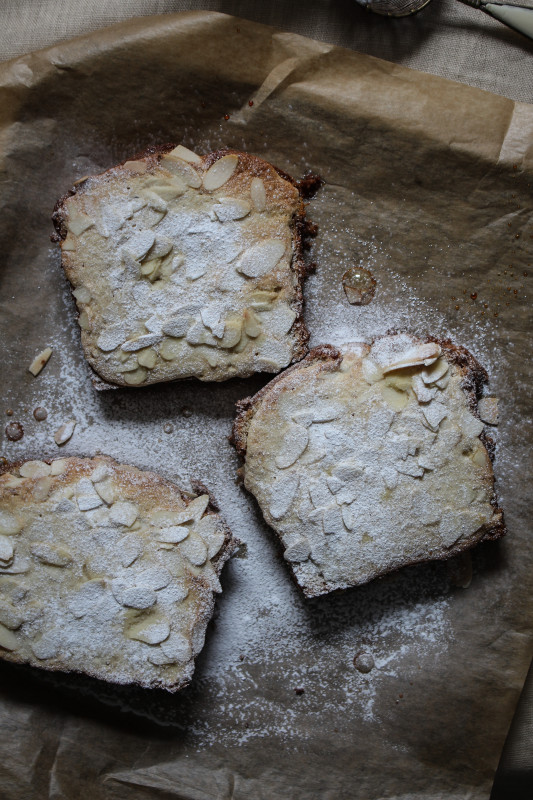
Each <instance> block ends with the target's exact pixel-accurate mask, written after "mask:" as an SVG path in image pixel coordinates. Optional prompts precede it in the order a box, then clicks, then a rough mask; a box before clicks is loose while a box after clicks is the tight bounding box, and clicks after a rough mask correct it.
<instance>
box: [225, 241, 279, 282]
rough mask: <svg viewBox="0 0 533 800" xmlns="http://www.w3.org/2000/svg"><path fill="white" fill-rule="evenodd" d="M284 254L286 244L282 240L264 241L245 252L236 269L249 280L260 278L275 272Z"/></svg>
mask: <svg viewBox="0 0 533 800" xmlns="http://www.w3.org/2000/svg"><path fill="white" fill-rule="evenodd" d="M284 253H285V242H283V241H282V240H281V239H263V241H261V242H257V243H256V244H253V245H252V246H251V247H249V248H248V249H247V250H245V251H244V253H243V254H242V256H241V257H240V258H239V260H238V261H237V264H236V266H235V269H236V270H237V272H240V273H242V274H243V275H246V277H248V278H258V277H260V276H262V275H266V273H267V272H270V271H271V270H273V269H274V267H275V266H276V265H277V264H278V262H279V261H280V259H281V258H282V257H283V255H284Z"/></svg>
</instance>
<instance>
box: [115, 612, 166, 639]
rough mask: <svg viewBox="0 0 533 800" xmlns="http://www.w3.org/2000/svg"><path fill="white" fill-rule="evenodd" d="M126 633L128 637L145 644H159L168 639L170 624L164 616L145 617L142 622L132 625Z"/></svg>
mask: <svg viewBox="0 0 533 800" xmlns="http://www.w3.org/2000/svg"><path fill="white" fill-rule="evenodd" d="M126 635H127V637H128V639H137V640H138V641H139V642H145V643H146V644H160V643H161V642H164V641H165V639H168V637H169V635H170V625H169V624H168V620H166V619H164V618H160V617H159V618H158V617H153V616H152V617H147V618H145V619H144V620H142V622H138V623H137V624H136V625H132V626H131V628H130V629H129V630H128V632H127V634H126Z"/></svg>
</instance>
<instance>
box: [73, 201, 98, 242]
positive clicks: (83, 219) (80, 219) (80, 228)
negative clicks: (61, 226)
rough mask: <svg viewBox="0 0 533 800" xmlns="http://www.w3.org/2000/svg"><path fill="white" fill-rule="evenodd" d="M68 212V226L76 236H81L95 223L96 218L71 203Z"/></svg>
mask: <svg viewBox="0 0 533 800" xmlns="http://www.w3.org/2000/svg"><path fill="white" fill-rule="evenodd" d="M68 209H69V212H68V220H67V228H68V229H69V231H70V232H71V233H73V234H74V236H80V235H81V234H82V233H84V232H85V231H87V230H89V228H92V226H93V225H94V219H92V217H90V216H89V215H88V214H84V213H83V211H77V210H76V208H75V207H74V206H73V205H72V204H70V205H69V207H68Z"/></svg>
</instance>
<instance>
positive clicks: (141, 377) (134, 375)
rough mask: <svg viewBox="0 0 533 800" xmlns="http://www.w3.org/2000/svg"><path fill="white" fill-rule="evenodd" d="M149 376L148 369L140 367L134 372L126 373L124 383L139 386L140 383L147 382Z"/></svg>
mask: <svg viewBox="0 0 533 800" xmlns="http://www.w3.org/2000/svg"><path fill="white" fill-rule="evenodd" d="M147 375H148V373H147V371H146V369H145V368H144V367H139V368H138V369H136V370H133V371H132V372H126V373H125V375H124V381H125V382H126V383H127V384H129V385H130V386H138V385H139V383H142V382H143V381H145V380H146V376H147Z"/></svg>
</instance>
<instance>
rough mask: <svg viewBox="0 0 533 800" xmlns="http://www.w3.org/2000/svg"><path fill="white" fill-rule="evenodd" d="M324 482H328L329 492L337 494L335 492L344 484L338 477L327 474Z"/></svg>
mask: <svg viewBox="0 0 533 800" xmlns="http://www.w3.org/2000/svg"><path fill="white" fill-rule="evenodd" d="M326 482H327V484H328V487H329V490H330V492H333V494H337V492H340V490H341V489H342V487H343V486H344V483H343V482H342V481H341V480H340V479H339V478H336V477H335V476H334V475H328V477H327V479H326Z"/></svg>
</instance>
